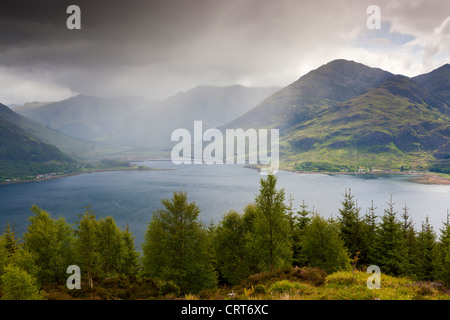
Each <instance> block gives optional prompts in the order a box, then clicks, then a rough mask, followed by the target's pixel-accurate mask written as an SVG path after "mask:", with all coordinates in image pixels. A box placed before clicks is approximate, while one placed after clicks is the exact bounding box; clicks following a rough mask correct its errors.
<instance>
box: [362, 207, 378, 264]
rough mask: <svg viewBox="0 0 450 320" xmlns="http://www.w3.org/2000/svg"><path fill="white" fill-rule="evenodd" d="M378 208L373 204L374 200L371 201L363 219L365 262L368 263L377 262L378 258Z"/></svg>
mask: <svg viewBox="0 0 450 320" xmlns="http://www.w3.org/2000/svg"><path fill="white" fill-rule="evenodd" d="M376 209H377V208H376V207H374V205H373V200H372V202H371V206H370V207H369V208H368V211H367V212H366V214H365V216H364V219H363V220H362V234H363V241H364V243H365V244H366V252H365V261H364V262H365V263H366V264H367V265H372V264H375V261H376V260H377V256H376V243H377V241H378V240H377V234H378V224H377V215H376V214H375V210H376Z"/></svg>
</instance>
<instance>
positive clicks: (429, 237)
mask: <svg viewBox="0 0 450 320" xmlns="http://www.w3.org/2000/svg"><path fill="white" fill-rule="evenodd" d="M435 245H436V234H435V232H434V230H433V227H432V226H431V225H430V222H429V219H428V216H427V217H426V218H425V221H424V222H422V230H421V231H420V232H419V234H418V236H417V246H418V254H417V261H416V263H417V265H418V270H419V278H420V279H422V280H427V281H430V280H433V279H434V276H435V274H434V267H435V251H434V250H435Z"/></svg>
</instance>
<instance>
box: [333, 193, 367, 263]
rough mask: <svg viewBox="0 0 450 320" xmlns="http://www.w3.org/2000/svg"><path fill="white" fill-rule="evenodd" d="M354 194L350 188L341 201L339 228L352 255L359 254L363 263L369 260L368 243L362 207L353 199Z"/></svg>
mask: <svg viewBox="0 0 450 320" xmlns="http://www.w3.org/2000/svg"><path fill="white" fill-rule="evenodd" d="M353 198H354V195H352V193H351V189H349V191H348V193H347V190H345V194H344V201H342V202H341V205H342V208H341V209H339V217H338V222H339V229H340V235H341V238H342V240H343V241H344V245H345V247H346V248H347V250H348V252H349V254H350V256H351V257H352V258H353V257H356V255H357V253H358V252H359V254H358V256H359V259H360V260H361V263H366V262H367V254H366V252H367V250H366V244H365V242H364V238H363V230H362V229H363V227H362V223H361V221H360V217H359V212H360V210H361V208H358V206H357V204H356V201H355V200H353Z"/></svg>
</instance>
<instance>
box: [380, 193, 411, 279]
mask: <svg viewBox="0 0 450 320" xmlns="http://www.w3.org/2000/svg"><path fill="white" fill-rule="evenodd" d="M405 251H406V247H405V240H404V237H403V235H402V226H401V223H400V222H399V221H398V220H397V218H396V212H395V210H394V202H393V201H392V196H391V199H390V201H389V203H388V208H386V209H385V210H384V215H383V216H382V217H381V223H380V225H379V231H378V235H377V255H378V259H377V261H378V263H377V265H378V266H379V267H380V268H381V269H382V270H383V271H384V272H386V273H389V274H393V275H400V274H403V272H404V267H405V265H404V263H403V262H404V257H405V255H404V254H405Z"/></svg>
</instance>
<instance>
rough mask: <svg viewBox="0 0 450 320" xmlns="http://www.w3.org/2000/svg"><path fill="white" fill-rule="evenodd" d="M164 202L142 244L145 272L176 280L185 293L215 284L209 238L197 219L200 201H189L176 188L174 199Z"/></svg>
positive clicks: (163, 278)
mask: <svg viewBox="0 0 450 320" xmlns="http://www.w3.org/2000/svg"><path fill="white" fill-rule="evenodd" d="M161 202H162V204H163V205H164V207H165V209H161V210H157V211H155V212H154V214H153V216H152V220H151V222H150V223H149V225H148V228H147V231H146V233H145V238H144V243H143V245H142V251H143V272H144V274H148V275H150V276H151V277H157V278H160V279H161V280H164V281H173V283H175V284H176V285H177V286H178V287H179V288H180V291H181V293H183V294H184V293H187V292H197V291H199V290H201V289H204V288H212V287H215V286H216V274H215V272H214V270H213V268H212V261H211V256H210V255H209V252H208V241H209V240H208V239H207V232H206V230H205V228H204V227H203V226H202V225H201V223H200V222H199V221H198V215H199V213H200V210H199V209H198V207H197V205H196V204H195V203H194V202H192V203H188V201H187V195H186V193H184V192H173V198H172V199H163V200H162V201H161Z"/></svg>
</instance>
